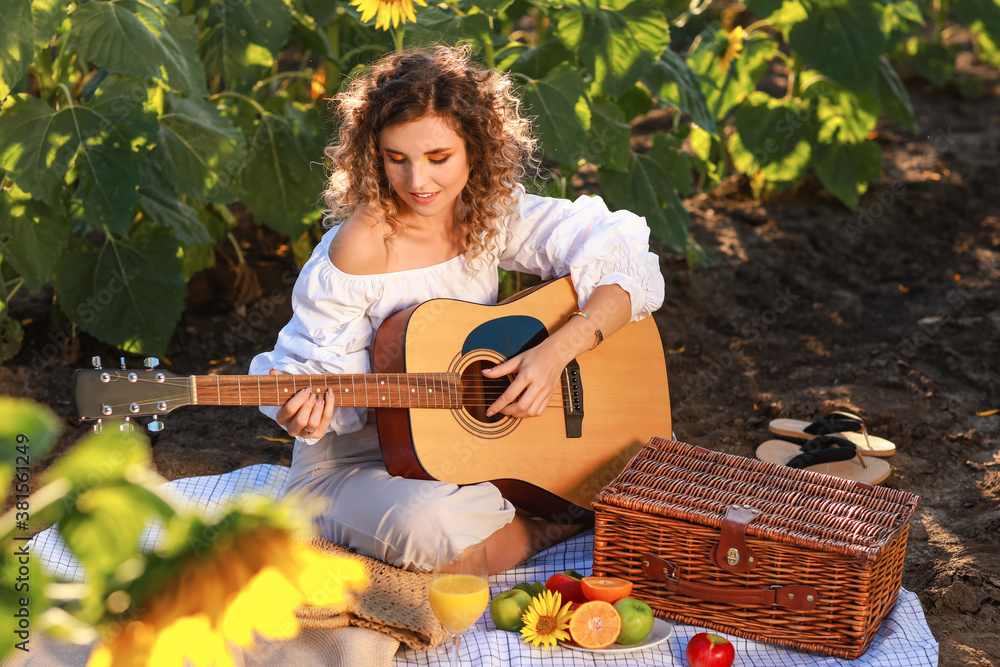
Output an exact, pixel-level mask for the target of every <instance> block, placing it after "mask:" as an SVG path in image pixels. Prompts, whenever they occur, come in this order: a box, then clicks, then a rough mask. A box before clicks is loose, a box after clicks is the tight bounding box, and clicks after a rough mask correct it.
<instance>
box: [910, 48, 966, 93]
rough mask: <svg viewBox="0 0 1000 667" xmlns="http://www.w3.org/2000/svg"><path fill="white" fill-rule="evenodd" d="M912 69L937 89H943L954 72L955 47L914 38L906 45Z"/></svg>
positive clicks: (956, 49)
mask: <svg viewBox="0 0 1000 667" xmlns="http://www.w3.org/2000/svg"><path fill="white" fill-rule="evenodd" d="M906 50H907V52H908V53H909V54H910V56H911V62H912V63H913V67H914V69H916V70H917V72H919V73H920V75H921V76H922V77H924V78H925V79H927V80H928V81H930V82H931V83H933V84H934V85H935V86H937V87H938V88H943V87H944V86H945V84H947V83H948V81H949V80H950V79H951V75H952V74H953V73H954V72H955V55H956V53H957V52H958V48H957V45H945V44H940V43H938V42H928V41H926V40H924V39H921V38H918V37H914V38H911V39H910V40H909V41H908V42H907V43H906Z"/></svg>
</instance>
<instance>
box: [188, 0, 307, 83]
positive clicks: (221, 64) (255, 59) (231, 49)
mask: <svg viewBox="0 0 1000 667" xmlns="http://www.w3.org/2000/svg"><path fill="white" fill-rule="evenodd" d="M206 26H208V29H207V37H204V38H203V41H202V47H201V48H202V53H203V56H204V61H205V68H206V70H207V71H208V73H209V74H213V75H218V76H221V77H222V78H224V79H226V81H227V82H229V85H231V86H232V85H234V84H235V83H242V82H245V81H247V80H248V79H249V78H250V77H252V76H253V73H254V71H255V70H254V68H256V67H265V68H269V67H271V65H272V64H273V62H274V58H275V56H277V54H278V52H279V51H280V50H281V46H282V45H283V44H284V43H285V40H286V39H287V38H288V34H289V32H290V31H291V28H292V13H291V11H290V10H289V9H288V7H287V6H286V5H285V4H284V3H283V2H282V1H281V0H246V1H244V2H215V3H212V5H211V6H210V8H209V11H208V18H207V20H206Z"/></svg>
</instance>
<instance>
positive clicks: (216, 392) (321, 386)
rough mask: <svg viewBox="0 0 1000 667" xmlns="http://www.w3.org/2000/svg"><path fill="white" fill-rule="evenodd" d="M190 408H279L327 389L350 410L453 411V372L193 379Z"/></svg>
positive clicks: (456, 393)
mask: <svg viewBox="0 0 1000 667" xmlns="http://www.w3.org/2000/svg"><path fill="white" fill-rule="evenodd" d="M191 380H192V393H193V396H192V399H193V400H192V401H191V403H192V404H193V405H258V406H259V405H284V404H285V402H286V401H287V400H288V399H289V398H291V397H292V396H294V395H295V393H296V392H299V391H301V390H303V389H309V391H310V392H311V393H313V394H316V395H317V396H324V395H325V394H326V391H327V389H332V390H333V400H334V405H336V406H338V407H354V408H458V407H461V406H462V386H461V378H460V377H459V375H458V374H457V373H366V374H357V375H195V376H192V378H191Z"/></svg>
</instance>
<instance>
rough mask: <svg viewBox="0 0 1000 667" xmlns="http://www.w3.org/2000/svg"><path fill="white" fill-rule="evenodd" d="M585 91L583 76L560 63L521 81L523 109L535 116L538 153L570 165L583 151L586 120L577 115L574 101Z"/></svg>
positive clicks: (587, 124) (583, 97)
mask: <svg viewBox="0 0 1000 667" xmlns="http://www.w3.org/2000/svg"><path fill="white" fill-rule="evenodd" d="M586 92H587V84H586V83H584V81H583V75H582V74H580V72H579V71H578V70H577V69H575V68H574V67H573V66H571V65H568V64H564V65H559V66H558V67H556V68H555V69H553V70H552V71H551V72H549V73H548V74H547V75H546V76H544V77H543V78H541V79H537V80H532V81H530V82H529V83H527V84H525V86H524V89H523V92H522V94H521V99H523V100H524V106H525V109H526V111H527V112H528V113H530V114H531V115H533V116H535V117H536V118H535V127H536V129H537V130H538V135H539V142H538V143H539V145H540V147H541V150H542V152H543V153H545V155H547V156H548V157H550V158H551V159H553V160H557V161H558V162H561V163H562V164H574V163H575V162H576V161H577V160H578V159H579V158H580V156H581V155H582V154H583V140H584V137H585V136H586V132H587V129H588V126H589V119H583V118H581V117H580V116H579V115H578V114H577V104H578V102H580V101H581V100H584V99H585V94H586Z"/></svg>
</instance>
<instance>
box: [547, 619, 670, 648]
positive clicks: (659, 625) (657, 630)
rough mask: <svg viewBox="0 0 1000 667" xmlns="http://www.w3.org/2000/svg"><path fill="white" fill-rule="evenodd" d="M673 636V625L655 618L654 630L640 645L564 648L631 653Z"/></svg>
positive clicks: (660, 642) (571, 645) (572, 646)
mask: <svg viewBox="0 0 1000 667" xmlns="http://www.w3.org/2000/svg"><path fill="white" fill-rule="evenodd" d="M672 634H674V626H673V625H671V624H670V623H667V622H666V621H664V620H663V619H662V618H654V619H653V629H652V630H650V631H649V634H648V635H647V636H646V638H645V639H643V640H642V641H641V642H639V643H638V644H631V645H629V646H625V645H623V644H612V645H611V646H608V647H607V648H583V647H582V646H574V645H573V644H563V646H565V647H566V648H568V649H570V650H573V651H583V652H585V653H629V652H631V651H639V650H641V649H644V648H649V647H650V646H656V645H657V644H662V643H663V642H665V641H667V640H668V639H670V635H672Z"/></svg>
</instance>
